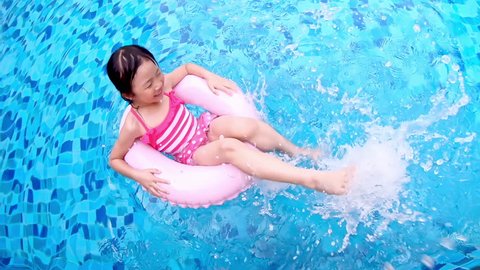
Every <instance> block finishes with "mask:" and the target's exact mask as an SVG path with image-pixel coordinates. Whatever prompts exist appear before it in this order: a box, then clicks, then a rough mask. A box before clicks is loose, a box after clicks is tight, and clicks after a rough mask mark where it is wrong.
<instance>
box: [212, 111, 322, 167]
mask: <svg viewBox="0 0 480 270" xmlns="http://www.w3.org/2000/svg"><path fill="white" fill-rule="evenodd" d="M221 137H225V138H235V139H238V140H240V141H244V142H249V143H251V144H253V145H254V146H255V147H257V148H258V149H260V150H262V151H272V150H280V151H283V152H285V153H287V154H288V155H290V156H295V155H301V154H304V155H311V156H312V157H313V158H317V157H318V155H319V154H320V153H319V151H315V150H311V149H305V148H300V147H298V146H296V145H294V144H293V143H291V142H290V141H289V140H287V139H286V138H285V137H283V136H282V135H280V134H279V133H278V132H277V131H276V130H275V129H273V128H272V127H271V126H270V125H268V124H267V123H265V122H263V121H260V120H257V119H253V118H248V117H239V116H232V115H224V116H220V117H218V118H215V119H214V120H213V121H212V123H211V124H210V131H209V133H208V139H209V140H210V141H215V140H218V139H219V138H221Z"/></svg>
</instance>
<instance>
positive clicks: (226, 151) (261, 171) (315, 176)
mask: <svg viewBox="0 0 480 270" xmlns="http://www.w3.org/2000/svg"><path fill="white" fill-rule="evenodd" d="M193 160H194V162H195V163H196V164H198V165H208V166H211V165H219V164H222V163H229V164H232V165H234V166H235V167H237V168H239V169H240V170H242V171H243V172H245V173H246V174H249V175H252V176H255V177H258V178H262V179H267V180H272V181H277V182H286V183H292V184H298V185H303V186H305V187H308V188H312V189H315V190H317V191H321V192H325V193H328V194H338V195H339V194H345V193H346V192H347V186H348V183H349V181H350V178H351V173H352V170H351V169H348V168H347V169H343V170H340V171H317V170H313V169H303V168H298V167H295V166H292V165H290V164H288V163H285V162H283V161H281V160H280V159H277V158H276V157H274V156H273V155H269V154H267V153H263V152H261V151H259V150H258V149H255V148H253V147H251V146H249V145H247V144H245V143H243V142H241V141H239V140H237V139H232V138H224V139H219V140H216V141H213V142H210V143H208V144H206V145H204V146H201V147H199V148H198V149H197V150H196V151H195V153H194V155H193Z"/></svg>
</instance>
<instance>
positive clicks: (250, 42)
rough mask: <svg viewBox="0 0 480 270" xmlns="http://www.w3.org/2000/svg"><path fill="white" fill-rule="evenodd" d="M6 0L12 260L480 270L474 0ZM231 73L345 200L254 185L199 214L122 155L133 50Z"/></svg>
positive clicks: (1, 156) (4, 206)
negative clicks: (133, 169)
mask: <svg viewBox="0 0 480 270" xmlns="http://www.w3.org/2000/svg"><path fill="white" fill-rule="evenodd" d="M41 2H44V3H39V2H38V1H8V0H7V1H3V2H2V3H1V4H0V17H1V18H3V20H2V30H1V43H0V52H1V53H0V61H1V62H0V63H1V65H0V90H1V91H0V102H1V103H0V104H1V108H2V109H1V111H0V115H1V120H0V121H1V129H0V144H1V147H0V164H1V167H2V171H1V180H0V268H1V269H443V270H448V269H475V268H479V267H480V200H479V195H478V194H480V181H479V179H480V170H479V169H480V165H479V164H480V163H479V161H480V149H479V142H478V141H479V139H478V136H479V132H480V110H479V93H480V76H478V74H480V49H479V46H478V44H479V43H480V5H479V3H478V2H477V1H474V0H464V1H462V0H459V1H440V0H439V1H418V0H389V1H378V0H377V1H372V0H370V1H369V0H358V1H356V0H348V1H347V0H340V1H328V0H321V1H318V0H311V1H301V0H299V1H294V0H289V1H267V0H261V1H251V0H250V1H247V0H240V1H221V0H218V1H212V0H209V1H206V0H205V1H204V0H201V1H171V0H167V1H147V3H144V2H143V1H138V2H133V1H123V2H118V1H102V0H100V1H97V2H90V1H84V2H76V3H72V2H71V1H50V2H47V1H41ZM131 43H135V44H141V45H144V46H146V47H147V48H149V49H150V50H151V51H152V52H153V53H154V54H155V56H156V57H157V59H158V60H159V63H160V65H161V67H162V68H163V69H164V70H165V71H167V72H168V71H171V70H173V69H174V68H175V67H177V66H178V65H180V64H182V63H187V62H195V63H197V64H200V65H202V66H205V67H207V68H208V69H210V70H212V71H214V72H216V73H218V74H221V75H222V76H225V77H228V78H231V79H233V80H234V81H236V82H237V84H238V85H239V86H240V87H241V88H242V89H244V91H245V92H246V93H247V94H248V96H249V97H250V98H251V99H252V100H253V102H254V103H255V105H256V107H257V108H258V109H259V111H261V113H262V115H263V116H264V118H265V120H266V121H268V122H269V123H271V125H272V126H274V127H275V128H276V129H277V130H278V131H280V132H281V133H282V134H284V135H285V136H286V137H287V138H289V139H290V140H292V141H293V142H295V143H297V144H299V145H307V146H312V147H321V148H322V149H324V152H325V153H326V156H325V157H324V158H323V159H321V160H319V161H309V160H305V159H287V158H286V157H283V156H281V158H284V159H285V160H287V161H288V162H292V163H294V164H297V165H301V166H306V167H314V168H319V169H334V168H338V167H342V166H346V165H347V164H355V166H356V168H357V174H356V177H355V181H354V182H353V184H352V190H351V192H350V193H349V194H348V195H347V196H341V197H336V196H326V195H324V194H318V193H315V192H312V191H309V190H306V189H303V188H301V187H295V186H290V185H284V184H277V183H272V182H265V181H259V182H258V183H257V184H256V185H255V186H254V187H253V188H251V189H249V190H247V191H246V192H244V193H242V194H241V195H240V196H239V197H238V198H236V199H234V200H231V201H228V202H226V203H225V204H224V205H222V206H213V207H210V208H205V209H203V208H202V209H185V208H179V207H175V206H172V205H170V204H167V203H164V202H162V201H158V200H156V199H154V198H151V197H149V195H148V194H145V193H143V191H142V190H141V189H138V186H136V185H135V183H134V182H133V181H131V180H129V179H126V178H125V177H122V176H121V175H119V174H117V173H115V172H114V171H113V170H112V169H110V168H109V166H108V164H107V161H108V155H109V152H110V149H111V147H112V145H113V143H114V142H115V139H116V136H117V132H118V124H119V118H120V115H121V113H122V110H123V108H125V106H126V104H125V102H124V101H123V100H122V99H121V98H120V96H119V95H118V94H117V93H116V90H115V89H114V87H113V86H112V85H111V84H110V82H109V81H108V78H107V76H106V73H105V69H104V67H105V64H106V61H107V60H108V57H109V56H110V54H111V52H112V50H113V49H115V48H118V47H119V46H121V45H125V44H131Z"/></svg>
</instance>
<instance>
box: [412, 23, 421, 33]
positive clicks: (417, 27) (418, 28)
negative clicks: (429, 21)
mask: <svg viewBox="0 0 480 270" xmlns="http://www.w3.org/2000/svg"><path fill="white" fill-rule="evenodd" d="M421 30H422V29H421V28H420V25H418V24H415V25H414V26H413V31H415V33H419V32H420V31H421Z"/></svg>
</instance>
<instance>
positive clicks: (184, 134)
mask: <svg viewBox="0 0 480 270" xmlns="http://www.w3.org/2000/svg"><path fill="white" fill-rule="evenodd" d="M165 95H167V96H168V97H169V98H170V107H169V110H168V113H167V116H166V117H165V119H164V120H163V121H162V122H161V123H160V124H159V125H158V126H156V127H154V128H149V127H148V126H147V125H146V124H145V122H144V121H143V119H142V117H141V116H140V115H139V114H138V112H137V111H136V110H135V109H133V108H132V109H131V110H130V111H131V112H132V113H133V115H134V116H135V118H137V120H138V121H139V122H140V123H141V124H142V126H143V127H144V128H145V130H146V131H147V132H146V133H145V135H143V136H142V137H141V138H140V140H141V141H142V142H144V143H146V144H149V145H151V146H152V147H153V148H155V149H157V150H158V151H160V152H163V153H166V154H169V155H172V156H173V158H174V159H175V160H176V161H178V162H181V163H183V164H188V165H194V162H193V159H192V156H193V153H194V152H195V150H197V148H198V147H200V146H202V145H204V144H206V143H207V142H208V137H207V132H208V128H209V126H210V122H211V121H212V120H213V119H214V118H215V117H216V115H214V114H211V113H209V112H205V113H203V114H202V115H200V117H199V118H198V119H196V118H195V117H194V116H193V114H192V113H191V112H190V111H189V110H188V109H187V107H185V105H184V102H183V100H181V99H180V98H178V97H177V96H175V93H174V91H171V92H168V93H165Z"/></svg>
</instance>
